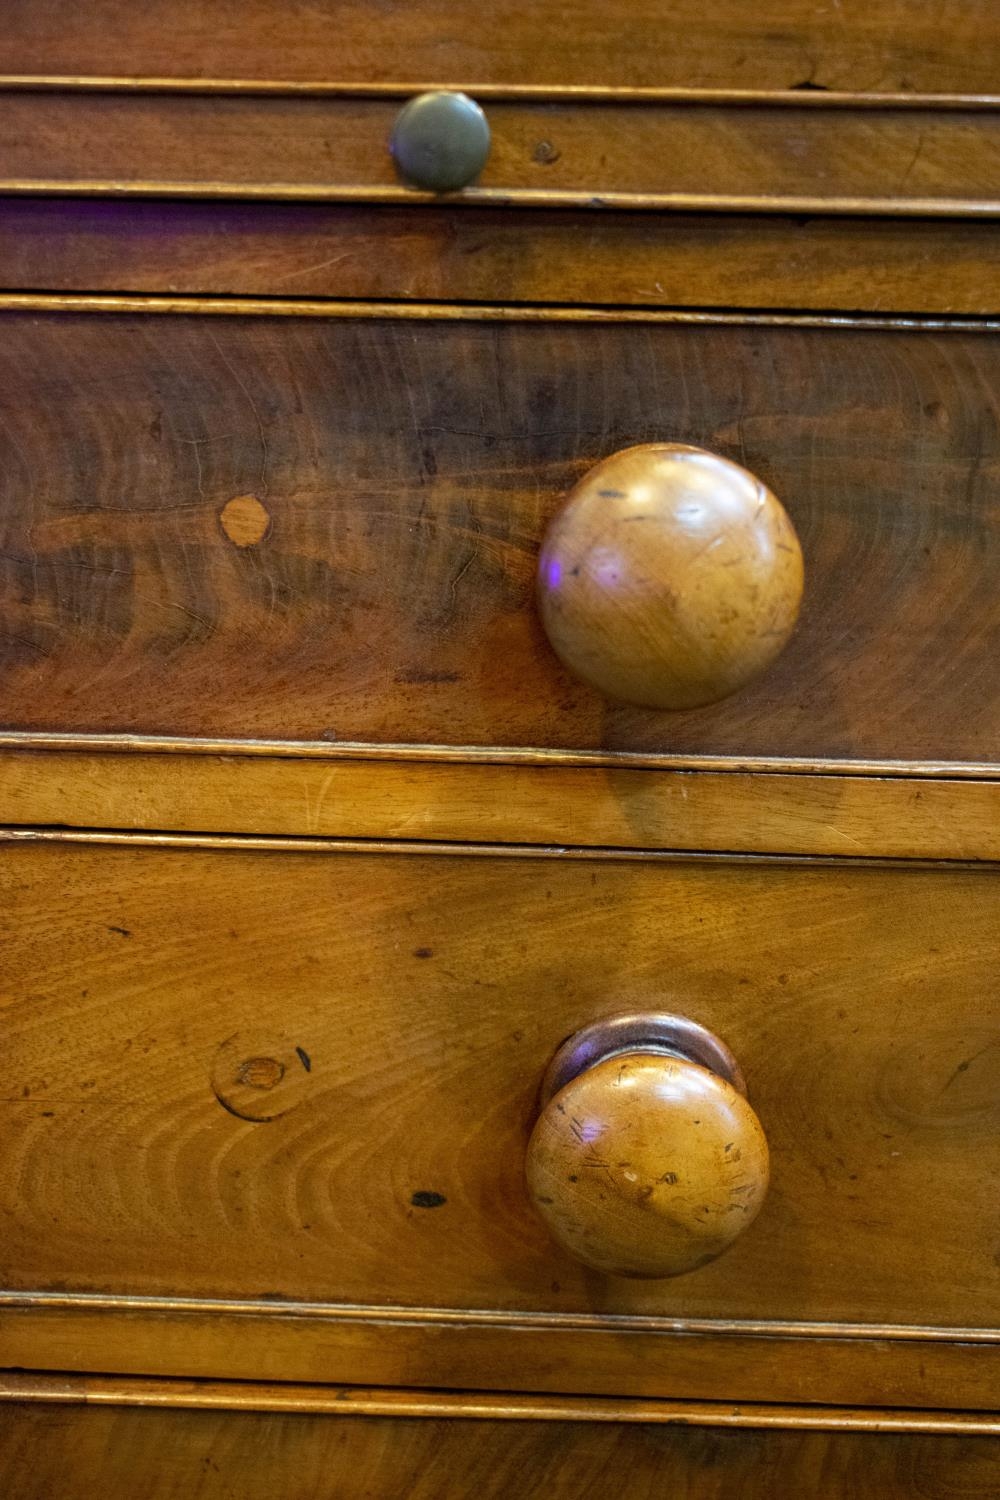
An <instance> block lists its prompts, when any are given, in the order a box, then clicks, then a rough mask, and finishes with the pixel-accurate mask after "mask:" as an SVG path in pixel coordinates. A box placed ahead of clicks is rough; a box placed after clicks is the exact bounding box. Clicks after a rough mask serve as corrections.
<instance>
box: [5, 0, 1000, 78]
mask: <svg viewBox="0 0 1000 1500" xmlns="http://www.w3.org/2000/svg"><path fill="white" fill-rule="evenodd" d="M456 19H457V18H456V14H455V10H454V7H453V6H451V5H450V4H448V3H447V0H421V3H419V4H409V5H407V6H405V7H403V8H401V9H395V10H393V11H392V13H391V15H388V16H386V17H385V18H384V20H383V24H380V25H378V26H373V25H372V14H371V8H370V6H368V5H366V4H365V3H364V0H347V3H342V4H338V5H337V7H336V10H335V12H331V11H329V10H326V9H322V8H317V7H316V6H314V5H311V4H308V3H306V0H290V3H289V4H287V5H284V6H283V7H282V8H281V11H280V12H277V13H276V12H275V10H274V7H273V5H271V4H270V3H269V0H249V3H248V0H219V3H216V4H215V5H213V6H211V7H206V6H205V5H204V3H203V0H157V3H155V4H151V5H146V6H143V7H141V8H133V9H132V10H131V11H123V10H122V7H121V6H120V4H118V3H117V0H95V3H92V4H90V5H88V6H86V7H85V8H80V7H77V6H74V5H71V4H70V3H69V0H41V3H40V0H10V3H9V4H8V5H7V6H6V7H5V32H6V35H5V45H4V70H5V71H6V72H8V73H29V74H31V73H34V74H38V73H42V74H47V73H48V74H50V73H63V74H68V75H70V76H77V75H81V74H83V75H86V74H92V75H99V76H107V75H108V74H126V75H136V74H139V75H146V76H149V75H154V76H155V75H165V76H168V77H185V76H187V77H195V78H197V77H202V78H205V77H207V78H213V77H215V78H223V79H225V78H263V79H267V78H272V77H274V76H275V74H276V73H277V74H279V75H280V76H281V77H284V78H290V79H315V80H319V81H329V80H331V79H337V80H340V79H342V80H345V81H356V82H358V83H361V84H368V83H372V82H378V81H390V82H393V81H395V82H400V83H411V84H413V83H424V82H426V83H433V82H436V83H438V84H448V85H451V86H463V85H466V84H474V83H477V82H480V81H482V82H497V83H503V84H513V85H518V84H525V83H539V84H570V85H573V84H575V85H595V84H596V85H605V86H607V85H617V86H630V85H644V84H648V85H655V86H659V87H663V86H665V85H668V86H669V85H673V86H679V87H683V88H698V87H701V88H704V87H721V88H733V87H743V88H778V89H788V88H795V87H800V88H832V89H845V88H846V89H865V90H873V91H892V90H903V91H917V92H921V91H922V92H931V93H940V92H944V93H949V92H959V93H972V94H976V93H982V92H986V93H994V92H996V73H995V69H994V68H993V66H992V58H993V56H994V54H995V51H996V46H997V40H998V30H997V26H998V23H997V15H996V10H995V7H994V6H993V4H992V0H950V3H949V5H948V7H947V11H946V12H942V11H941V9H940V8H935V7H933V6H921V5H917V6H914V5H913V4H911V3H909V0H879V3H877V4H871V3H864V0H840V4H838V5H836V6H828V7H826V6H824V7H819V6H817V5H816V4H815V3H814V0H772V3H770V4H769V6H768V10H767V24H766V25H763V24H762V23H761V18H760V17H759V16H757V15H755V14H753V13H751V12H748V10H747V8H746V5H745V4H744V3H742V0H713V4H712V6H711V7H710V8H709V7H706V6H705V5H703V4H699V3H697V0H669V3H668V0H642V3H641V4H636V3H635V0H581V3H580V4H578V5H575V6H574V8H573V12H572V17H568V16H567V13H566V12H565V10H563V9H562V8H560V7H557V6H544V5H538V4H536V3H532V0H500V3H498V4H496V5H494V6H491V7H490V9H489V10H488V11H486V12H483V13H477V14H476V15H475V17H474V18H471V17H469V18H468V24H465V23H464V20H465V18H459V24H456Z"/></svg>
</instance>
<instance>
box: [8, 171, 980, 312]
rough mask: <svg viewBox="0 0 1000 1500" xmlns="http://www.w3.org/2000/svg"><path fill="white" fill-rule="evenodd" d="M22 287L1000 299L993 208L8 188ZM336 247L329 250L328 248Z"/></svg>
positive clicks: (469, 297) (516, 298) (775, 302)
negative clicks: (819, 213) (732, 208)
mask: <svg viewBox="0 0 1000 1500" xmlns="http://www.w3.org/2000/svg"><path fill="white" fill-rule="evenodd" d="M0 212H2V214H3V222H4V225H5V227H6V233H5V234H3V235H0V284H2V285H3V286H4V287H8V288H11V289H12V290H19V289H25V290H30V289H32V288H34V287H37V286H45V287H48V288H51V289H53V290H55V291H106V292H119V291H127V292H153V293H156V292H160V293H162V292H182V293H195V294H198V293H201V294H205V293H208V294H212V293H216V294H218V293H224V294H229V295H234V294H235V295H240V294H242V295H250V296H255V295H263V296H271V295H273V294H274V293H275V291H278V292H280V293H282V294H284V295H293V294H294V295H298V296H304V297H362V298H388V297H398V298H401V299H402V300H404V301H413V300H416V301H424V300H428V299H431V300H441V299H450V298H455V299H458V300H461V301H471V302H495V301H496V300H497V299H500V300H502V301H505V302H511V303H523V302H558V303H563V304H565V303H574V302H576V303H581V304H587V303H603V302H607V301H608V299H609V296H610V295H612V293H610V292H609V288H613V297H614V301H615V302H616V303H618V304H627V305H634V306H652V307H696V308H700V307H713V306H715V307H724V308H725V307H737V306H743V307H751V308H788V307H795V308H802V309H807V308H816V309H829V310H833V311H837V312H852V311H861V312H869V313H879V312H890V313H891V312H897V313H909V314H912V313H975V314H983V315H989V314H994V315H995V314H997V313H1000V297H998V294H997V290H996V288H997V286H998V285H1000V241H998V239H997V236H996V234H995V233H994V230H993V228H992V226H991V225H990V224H987V223H974V222H961V221H949V222H941V221H935V220H932V219H919V220H910V221H906V222H899V221H895V220H892V219H836V218H807V219H801V218H788V217H779V218H775V217H773V216H766V215H761V216H758V217H747V216H746V215H732V214H726V215H723V216H720V215H717V214H703V215H696V214H673V215H670V216H669V217H665V216H661V215H658V214H644V213H632V214H626V213H613V212H607V213H602V214H592V213H586V212H583V211H579V210H578V211H573V210H566V209H564V210H560V211H558V212H552V211H549V210H545V209H533V210H532V212H531V214H530V216H526V215H523V214H512V213H508V212H507V211H506V210H504V209H482V208H479V209H470V208H468V207H462V208H434V207H431V206H425V207H423V208H422V209H421V211H420V213H419V214H414V213H412V212H411V211H410V210H409V208H408V207H396V208H393V207H390V206H388V205H384V206H376V205H361V204H337V205H324V204H291V203H253V204H245V203H233V202H226V203H205V202H199V201H186V202H176V201H175V202H164V201H159V202H156V201H149V202H147V201H143V200H138V199H137V200H132V201H130V202H128V203H115V202H113V201H110V200H107V199H105V200H103V201H88V200H86V199H82V200H81V199H73V200H69V201H67V200H64V199H53V198H50V199H44V198H33V197H32V198H13V197H6V198H4V197H0ZM332 246H335V250H334V251H333V253H331V248H332Z"/></svg>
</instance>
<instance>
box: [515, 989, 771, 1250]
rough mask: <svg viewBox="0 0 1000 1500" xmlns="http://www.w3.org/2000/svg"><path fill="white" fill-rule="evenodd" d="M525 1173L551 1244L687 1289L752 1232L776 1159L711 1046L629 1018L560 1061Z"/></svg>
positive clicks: (681, 1024)
mask: <svg viewBox="0 0 1000 1500" xmlns="http://www.w3.org/2000/svg"><path fill="white" fill-rule="evenodd" d="M526 1170H527V1182H528V1192H529V1194H530V1196H531V1199H532V1201H533V1202H534V1204H535V1207H536V1208H537V1209H538V1212H539V1213H540V1214H541V1216H542V1218H543V1219H544V1220H545V1222H546V1224H547V1225H548V1227H549V1230H550V1231H551V1233H552V1235H553V1238H554V1239H556V1240H557V1241H558V1243H559V1244H560V1245H561V1246H562V1247H563V1249H564V1250H567V1251H568V1252H569V1253H570V1255H572V1256H575V1258H576V1259H577V1260H580V1261H583V1263H584V1265H587V1266H591V1267H593V1268H594V1269H595V1270H597V1271H606V1272H610V1273H611V1274H613V1275H615V1276H680V1275H682V1274H683V1273H684V1272H685V1271H693V1270H695V1269H696V1268H697V1267H698V1266H702V1265H704V1264H705V1263H706V1262H707V1261H710V1260H714V1259H715V1257H716V1256H717V1255H720V1254H721V1253H722V1251H723V1250H725V1249H726V1247H727V1246H728V1245H730V1244H732V1242H733V1240H734V1239H736V1237H737V1235H739V1234H741V1233H742V1232H743V1230H744V1229H746V1227H747V1225H748V1224H751V1223H752V1222H753V1220H754V1219H755V1218H756V1216H757V1214H758V1212H759V1210H760V1207H761V1204H762V1203H763V1201H764V1196H765V1194H766V1192H767V1184H768V1151H767V1141H766V1139H765V1137H764V1132H763V1130H762V1129H761V1126H760V1121H759V1120H758V1119H757V1116H756V1115H755V1114H754V1112H753V1110H752V1109H751V1107H750V1105H749V1103H748V1102H747V1098H746V1092H745V1088H744V1084H743V1078H742V1076H741V1074H740V1070H739V1068H738V1067H737V1065H736V1062H735V1060H734V1058H733V1056H732V1054H731V1053H730V1052H729V1049H728V1048H727V1047H726V1046H725V1045H724V1044H723V1043H722V1042H720V1041H719V1039H718V1038H717V1037H714V1036H713V1035H712V1033H711V1032H709V1031H706V1030H705V1029H704V1028H703V1027H701V1026H698V1025H697V1024H696V1023H695V1022H693V1021H688V1020H685V1019H684V1018H683V1017H680V1016H670V1015H623V1016H613V1017H610V1018H608V1019H606V1020H603V1021H597V1022H595V1023H594V1024H593V1025H592V1026H588V1027H586V1028H585V1029H584V1030H583V1031H578V1032H577V1033H576V1034H575V1035H574V1036H571V1037H570V1038H569V1040H568V1041H566V1042H564V1043H563V1045H562V1046H561V1047H560V1048H559V1051H558V1052H557V1053H556V1055H555V1057H554V1058H553V1059H552V1062H551V1064H550V1065H549V1068H548V1071H547V1073H546V1075H545V1081H544V1083H543V1085H542V1097H541V1112H540V1114H539V1116H538V1120H537V1122H536V1124H535V1128H534V1130H533V1132H532V1135H531V1141H530V1143H529V1145H528V1157H527V1169H526Z"/></svg>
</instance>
